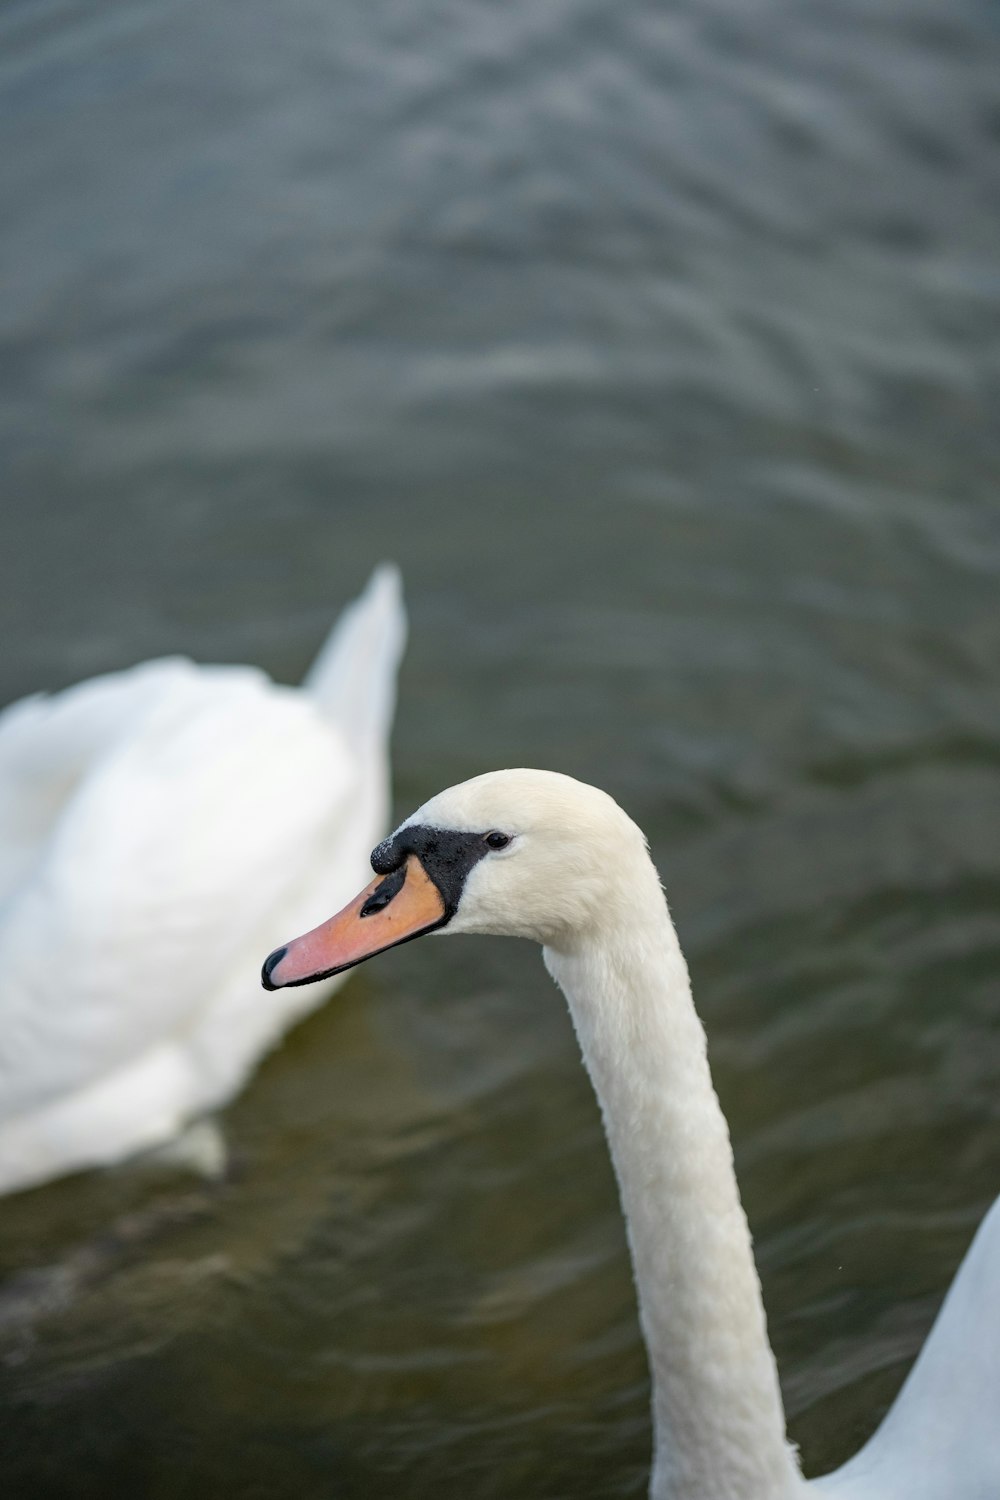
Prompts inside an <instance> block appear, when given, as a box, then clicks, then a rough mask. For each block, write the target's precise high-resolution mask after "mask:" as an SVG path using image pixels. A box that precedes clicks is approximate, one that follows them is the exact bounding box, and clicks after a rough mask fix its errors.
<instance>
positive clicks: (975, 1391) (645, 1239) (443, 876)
mask: <svg viewBox="0 0 1000 1500" xmlns="http://www.w3.org/2000/svg"><path fill="white" fill-rule="evenodd" d="M372 865H373V868H374V870H375V871H376V876H377V878H376V880H375V881H373V882H372V884H371V885H369V886H368V887H366V889H365V890H364V891H362V893H361V895H360V896H359V897H358V898H356V900H355V901H353V902H351V903H350V904H349V905H348V906H347V907H345V908H344V910H343V911H342V912H340V913H338V914H337V916H335V917H333V918H331V919H330V920H329V921H328V922H325V923H323V924H322V925H321V926H320V927H318V928H317V929H315V930H314V931H312V932H309V933H306V934H305V935H304V936H303V937H302V938H298V939H296V940H294V941H293V942H291V943H288V944H286V945H285V946H284V947H282V948H279V949H277V950H276V951H275V952H274V953H272V954H271V956H270V957H269V958H268V960H267V962H266V963H265V966H264V983H265V985H266V987H267V988H270V989H283V988H284V987H286V986H293V987H294V986H297V985H301V984H306V983H309V982H310V981H311V979H313V978H314V977H315V976H316V975H317V974H330V973H337V972H341V971H342V970H343V969H344V968H346V967H349V966H350V965H352V964H354V963H358V962H360V961H361V960H362V959H364V958H366V957H368V956H370V955H371V954H372V953H375V952H379V951H382V950H383V949H385V948H387V947H390V946H392V945H393V944H394V943H397V942H403V941H407V940H408V939H409V938H411V937H415V936H418V935H419V934H420V933H422V932H431V931H440V932H444V933H457V932H472V933H475V932H481V933H500V934H510V935H513V936H518V937H528V938H533V939H535V940H536V941H538V942H540V943H541V944H542V945H543V949H544V960H545V964H546V966H547V968H548V970H549V972H550V973H551V974H552V976H553V978H554V979H555V980H556V982H557V984H558V985H559V986H560V988H561V989H562V990H563V992H564V994H565V996H566V999H567V1001H568V1003H569V1009H570V1012H571V1015H572V1019H573V1023H574V1026H575V1029H576V1034H577V1037H578V1039H579V1043H580V1047H581V1051H582V1054H583V1059H584V1062H585V1064H586V1066H587V1069H588V1072H589V1074H590V1077H591V1080H592V1082H593V1085H594V1089H595V1092H596V1094H597V1098H598V1101H599V1103H600V1106H601V1111H602V1115H603V1120H604V1125H605V1130H606V1133H607V1137H608V1142H609V1146H610V1150H611V1155H612V1159H613V1162H614V1167H615V1172H616V1175H617V1178H618V1184H619V1189H620V1193H621V1201H622V1207H623V1210H624V1214H625V1219H626V1225H627V1230H628V1238H629V1246H630V1250H631V1254H632V1261H633V1267H634V1271H635V1280H636V1287H637V1291H638V1298H639V1309H640V1317H641V1322H642V1328H643V1332H644V1336H645V1340H646V1345H647V1348H648V1353H649V1363H650V1372H651V1376H652V1393H653V1422H654V1460H653V1470H652V1478H651V1483H650V1495H651V1497H652V1500H794V1497H799V1500H805V1497H806V1496H807V1495H808V1494H815V1495H816V1496H817V1500H819V1497H822V1500H997V1497H1000V1203H998V1204H997V1205H996V1206H994V1208H993V1209H992V1210H991V1212H990V1213H989V1214H988V1215H987V1217H986V1219H985V1220H984V1222H983V1224H982V1226H981V1228H980V1230H979V1232H978V1234H977V1236H976V1238H975V1240H974V1242H973V1245H972V1248H971V1249H970V1251H969V1252H968V1254H967V1256H966V1259H965V1262H964V1263H963V1265H962V1267H961V1269H960V1271H959V1273H958V1275H957V1277H956V1279H955V1282H954V1284H953V1286H952V1289H951V1291H950V1293H949V1295H948V1297H947V1299H946V1301H945V1303H944V1306H943V1308H942V1310H941V1312H940V1314H939V1316H938V1320H937V1322H936V1324H935V1326H934V1328H933V1330H932V1332H931V1334H930V1337H929V1338H928V1340H927V1343H926V1345H925V1347H924V1349H923V1351H922V1353H921V1355H920V1357H919V1358H918V1360H917V1362H916V1364H915V1365H914V1367H913V1369H912V1371H911V1373H910V1376H909V1378H908V1380H907V1382H906V1384H905V1385H904V1387H903V1390H902V1392H901V1393H900V1395H899V1397H898V1399H897V1401H896V1403H895V1405H894V1406H893V1407H892V1409H891V1410H890V1412H889V1414H888V1416H887V1417H886V1419H885V1421H884V1422H883V1423H882V1425H881V1427H880V1428H879V1430H878V1431H877V1432H876V1434H875V1436H874V1437H873V1438H872V1439H871V1441H870V1442H869V1443H868V1444H867V1445H866V1446H865V1447H864V1448H863V1449H862V1451H861V1452H860V1453H859V1454H858V1455H857V1457H856V1458H854V1459H853V1460H852V1461H851V1462H850V1463H848V1464H846V1465H845V1466H844V1467H843V1468H841V1469H839V1470H838V1471H837V1472H836V1473H834V1474H830V1475H827V1476H825V1477H823V1478H820V1479H817V1480H813V1481H807V1480H806V1479H805V1478H804V1477H803V1476H802V1475H801V1473H800V1470H799V1466H798V1462H797V1456H796V1453H795V1450H794V1449H793V1448H792V1447H791V1445H790V1444H789V1443H788V1440H787V1438H786V1435H785V1417H784V1411H783V1407H782V1401H781V1393H780V1389H779V1385H778V1377H777V1371H776V1368H775V1362H774V1357H773V1354H772V1352H771V1348H770V1345H769V1342H768V1338H767V1328H766V1320H765V1316H764V1308H763V1302H762V1298H761V1290H760V1282H759V1279H758V1276H757V1271H756V1267H755V1264H754V1259H753V1252H752V1248H751V1241H750V1234H749V1230H748V1227H747V1223H746V1219H745V1217H744V1214H743V1209H742V1206H741V1204H740V1198H739V1192H738V1188H737V1184H736V1176H735V1172H734V1168H733V1157H732V1149H731V1146H730V1140H729V1132H728V1129H727V1126H726V1122H725V1119H724V1117H723V1114H722V1110H721V1107H720V1105H719V1101H718V1099H717V1097H716V1094H715V1090H714V1088H713V1086H712V1080H711V1075H710V1072H709V1067H708V1059H707V1050H706V1041H705V1033H704V1031H703V1029H702V1026H701V1023H700V1021H699V1019H698V1016H697V1014H696V1012H695V1009H694V1005H693V1002H692V998H691V988H690V984H689V981H688V973H687V968H686V965H685V962H684V959H683V956H682V954H681V950H680V946H679V944H678V941H677V936H676V933H675V931H674V927H673V924H672V922H671V919H670V915H669V912H668V909H667V905H666V902H665V900H664V897H663V893H662V890H661V888H660V883H659V878H658V876H657V874H656V871H655V869H654V867H653V865H652V862H651V861H650V858H649V855H648V852H647V849H646V844H645V840H644V839H643V836H642V834H641V833H640V831H639V829H638V828H637V827H636V826H635V824H634V823H632V822H631V820H630V819H629V818H628V817H627V816H626V814H625V813H624V812H623V811H622V810H621V809H620V808H619V807H618V806H617V804H616V803H615V802H614V801H612V799H611V798H610V797H608V796H607V795H606V794H605V793H603V792H600V791H598V790H596V789H595V788H593V787H588V786H584V785H582V784H581V783H579V782H575V781H573V780H571V779H570V778H569V777H565V776H560V775H557V774H555V773H552V772H541V771H525V770H519V771H499V772H494V773H491V774H489V775H487V776H480V777H477V778H475V779H474V780H473V781H469V782H465V783H464V784H462V785H461V786H457V787H453V788H451V789H450V790H449V791H446V792H443V793H441V794H440V795H439V796H438V797H435V798H433V799H432V800H431V801H430V802H428V803H427V804H425V806H424V807H422V808H421V809H420V810H419V811H418V812H417V813H415V814H414V815H413V817H412V818H410V819H408V820H407V821H406V822H405V823H403V824H402V825H401V826H400V828H398V829H397V830H396V832H395V833H394V834H393V835H392V836H391V838H389V839H387V840H386V841H385V842H384V843H383V844H381V845H379V847H378V848H377V849H376V850H375V852H374V854H373V855H372Z"/></svg>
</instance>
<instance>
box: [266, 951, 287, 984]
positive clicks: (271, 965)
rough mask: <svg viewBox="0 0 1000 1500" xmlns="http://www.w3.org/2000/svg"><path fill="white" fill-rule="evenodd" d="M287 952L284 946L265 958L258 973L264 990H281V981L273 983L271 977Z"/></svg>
mask: <svg viewBox="0 0 1000 1500" xmlns="http://www.w3.org/2000/svg"><path fill="white" fill-rule="evenodd" d="M287 952H288V945H287V944H286V945H285V947H284V948H275V950H274V952H273V953H269V954H268V955H267V957H266V958H265V960H264V967H263V968H262V969H261V971H260V982H261V984H262V985H263V986H264V988H265V989H266V990H280V989H281V981H280V980H278V981H277V982H275V980H274V979H273V978H272V975H273V974H274V971H275V969H276V968H277V967H278V965H279V964H280V963H281V960H282V959H283V958H284V956H285V954H286V953H287Z"/></svg>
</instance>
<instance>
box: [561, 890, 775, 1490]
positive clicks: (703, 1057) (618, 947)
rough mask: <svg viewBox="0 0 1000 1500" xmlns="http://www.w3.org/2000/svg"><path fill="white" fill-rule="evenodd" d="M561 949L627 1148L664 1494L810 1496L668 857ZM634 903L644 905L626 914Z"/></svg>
mask: <svg viewBox="0 0 1000 1500" xmlns="http://www.w3.org/2000/svg"><path fill="white" fill-rule="evenodd" d="M646 866H647V868H644V869H642V870H640V871H635V872H634V874H635V876H636V881H635V883H636V889H635V890H634V891H633V890H630V891H628V892H627V893H626V892H624V891H623V892H620V893H619V895H620V897H621V899H619V900H618V901H616V902H615V903H614V919H613V921H612V922H610V923H609V924H608V926H607V927H606V928H605V930H603V931H599V932H590V933H587V934H585V935H578V936H577V938H576V939H575V940H574V942H573V943H572V944H571V945H570V946H569V947H568V950H567V951H556V950H554V949H553V948H546V950H545V962H546V966H547V968H548V969H549V972H550V973H551V974H552V976H553V978H554V979H555V980H556V982H557V984H558V985H559V986H560V988H561V989H562V990H563V992H564V993H565V995H566V998H567V1001H568V1003H569V1008H570V1011H571V1014H572V1018H573V1023H574V1026H575V1028H576V1033H577V1037H578V1039H579V1042H580V1046H581V1049H582V1052H583V1058H584V1062H585V1064H586V1067H587V1071H588V1073H589V1074H590V1078H591V1081H592V1083H593V1086H594V1089H595V1092H596V1094H597V1097H598V1101H599V1103H600V1106H601V1112H602V1116H603V1120H604V1126H605V1131H606V1133H607V1137H608V1143H609V1146H610V1150H611V1156H612V1160H613V1163H614V1168H615V1173H616V1176H617V1178H618V1185H619V1190H620V1194H621V1200H622V1207H623V1210H624V1214H625V1219H626V1224H627V1228H628V1239H629V1246H630V1250H631V1254H632V1262H633V1268H634V1273H635V1280H636V1287H637V1291H638V1298H639V1306H640V1316H641V1321H642V1327H643V1332H644V1335H645V1340H646V1344H647V1347H648V1352H649V1363H650V1373H651V1377H652V1386H653V1422H654V1447H655V1452H654V1466H653V1476H652V1481H651V1489H650V1494H651V1496H652V1500H785V1497H790V1496H794V1495H801V1493H802V1491H803V1481H802V1480H801V1478H800V1476H799V1470H798V1466H797V1463H796V1459H795V1455H794V1450H793V1449H792V1448H791V1447H790V1445H789V1444H788V1442H787V1439H786V1436H785V1417H784V1410H783V1407H782V1401H781V1393H780V1390H779V1386H778V1377H777V1370H776V1367H775V1362H774V1356H773V1354H772V1352H771V1348H770V1344H769V1343H768V1338H767V1327H766V1320H765V1315H764V1307H763V1301H762V1298H761V1291H760V1282H759V1279H758V1276H757V1269H756V1266H755V1263H754V1258H753V1251H752V1248H751V1241H750V1233H749V1229H748V1227H747V1221H746V1217H745V1215H744V1212H743V1208H742V1205H741V1203H740V1197H739V1190H738V1188H737V1184H736V1176H735V1172H734V1168H733V1156H732V1147H731V1145H730V1140H729V1131H728V1128H727V1126H726V1121H725V1118H724V1116H723V1113H722V1109H721V1107H720V1105H719V1101H718V1098H717V1097H716V1093H715V1090H714V1087H713V1085H712V1079H711V1074H710V1072H709V1067H708V1057H707V1050H706V1040H705V1033H704V1029H703V1027H702V1025H701V1022H700V1020H699V1018H698V1016H697V1013H696V1012H695V1009H694V1005H693V1002H692V998H691V989H690V983H689V980H688V973H687V967H686V965H685V962H684V958H683V955H682V953H681V950H680V946H679V944H678V941H677V936H676V933H675V931H674V927H673V923H672V922H671V920H670V916H669V913H668V911H667V907H666V903H665V901H664V899H663V894H662V891H661V889H660V886H659V880H658V878H657V876H656V872H655V870H654V869H653V866H652V864H651V863H650V862H649V861H648V860H647V861H646ZM623 913H628V914H629V915H628V916H627V918H623Z"/></svg>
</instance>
